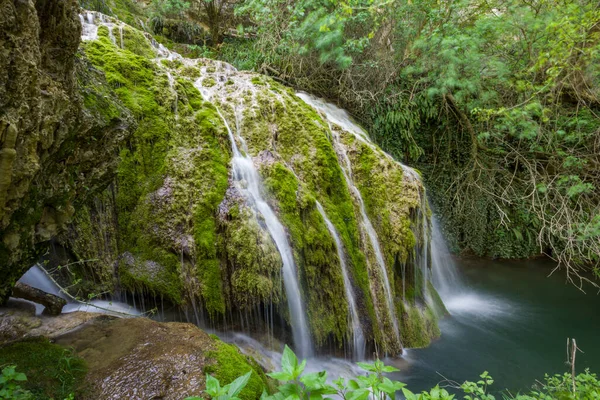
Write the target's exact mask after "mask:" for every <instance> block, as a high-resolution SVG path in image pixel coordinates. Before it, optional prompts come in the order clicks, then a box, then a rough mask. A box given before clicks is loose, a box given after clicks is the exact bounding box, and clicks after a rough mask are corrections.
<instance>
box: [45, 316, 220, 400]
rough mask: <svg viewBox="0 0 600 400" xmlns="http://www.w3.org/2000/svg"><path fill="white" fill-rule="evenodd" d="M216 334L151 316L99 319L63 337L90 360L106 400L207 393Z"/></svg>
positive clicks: (91, 378) (93, 379)
mask: <svg viewBox="0 0 600 400" xmlns="http://www.w3.org/2000/svg"><path fill="white" fill-rule="evenodd" d="M212 342H213V339H212V338H211V337H210V336H208V335H207V334H206V333H204V332H203V331H201V330H200V329H198V328H197V327H196V326H194V325H191V324H184V323H157V322H154V321H151V320H148V319H145V318H135V319H115V318H111V317H103V318H100V319H96V320H94V321H92V322H91V323H89V324H87V325H86V326H84V327H82V328H81V329H78V330H76V331H74V332H71V333H69V334H66V335H64V336H62V337H61V338H59V339H58V340H57V344H60V345H63V346H67V347H73V348H74V349H75V351H76V353H77V354H78V355H79V356H80V357H82V358H83V359H84V360H85V361H86V362H87V364H88V368H89V372H88V376H87V380H88V382H89V383H90V385H91V387H92V392H93V393H94V394H93V396H91V397H90V398H100V399H124V398H127V399H156V398H161V399H181V398H185V397H187V396H192V395H201V394H202V390H203V388H204V381H205V377H204V373H203V367H204V366H205V364H206V363H207V360H208V358H209V357H208V356H207V352H208V351H210V350H212V349H213V346H212Z"/></svg>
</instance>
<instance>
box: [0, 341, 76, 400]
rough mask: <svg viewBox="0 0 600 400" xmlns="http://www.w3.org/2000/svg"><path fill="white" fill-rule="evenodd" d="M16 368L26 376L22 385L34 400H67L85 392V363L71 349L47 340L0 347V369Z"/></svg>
mask: <svg viewBox="0 0 600 400" xmlns="http://www.w3.org/2000/svg"><path fill="white" fill-rule="evenodd" d="M3 365H16V369H17V371H18V372H22V373H24V374H25V375H26V376H27V381H26V382H22V383H21V384H20V385H21V387H23V388H24V389H27V390H30V391H31V392H32V393H33V395H34V397H35V398H37V399H41V398H56V399H64V398H66V397H68V396H69V394H71V393H74V394H76V395H77V396H79V395H81V394H82V391H84V390H85V388H84V387H83V380H84V377H85V374H86V371H87V368H86V365H85V362H84V361H83V360H82V359H80V358H78V357H75V356H74V355H73V352H72V351H71V350H68V349H66V348H64V347H61V346H58V345H55V344H52V343H50V342H49V341H48V339H44V338H40V339H30V340H25V341H21V342H16V343H11V344H9V345H6V346H4V347H0V366H3Z"/></svg>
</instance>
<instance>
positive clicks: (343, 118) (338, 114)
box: [297, 93, 401, 344]
mask: <svg viewBox="0 0 600 400" xmlns="http://www.w3.org/2000/svg"><path fill="white" fill-rule="evenodd" d="M297 96H298V97H299V98H300V99H302V100H303V101H304V102H305V103H307V104H308V105H310V106H311V107H313V108H314V109H316V110H317V111H320V112H322V113H323V114H324V115H325V117H326V118H327V120H328V121H329V122H331V123H334V124H336V125H339V126H341V127H342V128H343V129H344V130H346V131H348V132H351V133H352V134H354V135H355V136H356V137H357V138H359V139H360V140H361V141H363V142H365V143H370V142H369V139H368V137H367V135H366V133H365V132H364V130H363V129H362V128H360V127H359V126H358V125H356V124H355V123H354V122H352V120H351V119H350V116H349V115H348V114H347V113H346V111H344V110H342V109H340V108H338V107H336V106H335V105H333V104H329V103H326V102H324V101H322V100H320V99H317V98H316V97H314V96H311V95H309V94H306V93H297ZM330 131H331V133H332V135H333V139H334V145H335V146H336V148H337V150H338V151H339V152H340V153H341V154H342V155H343V158H344V163H345V164H346V165H345V167H344V166H343V167H342V172H343V175H344V178H345V180H346V183H347V184H348V187H349V188H350V190H351V191H352V194H353V195H354V198H355V199H356V201H357V202H358V205H359V209H360V216H361V220H362V225H363V227H364V229H365V232H366V233H367V236H368V238H369V242H370V243H371V247H372V248H373V252H374V253H375V258H376V260H377V266H378V267H379V270H380V271H381V275H382V277H383V289H384V292H385V298H386V301H387V309H388V313H389V316H390V319H391V321H392V324H393V326H394V334H395V337H396V340H397V342H398V343H399V344H401V341H400V330H399V327H398V318H397V316H396V311H395V310H396V308H395V306H394V299H393V295H392V289H391V285H390V280H389V277H388V272H387V268H386V266H385V261H384V258H383V253H382V252H381V246H380V244H379V239H378V238H377V233H376V232H375V228H374V227H373V224H372V223H371V220H370V219H369V216H368V215H367V210H366V208H365V203H364V200H363V198H362V195H361V194H360V191H359V190H358V188H357V187H356V186H355V185H354V181H353V179H352V166H351V165H350V159H349V158H348V155H347V154H346V151H345V149H344V148H343V146H342V145H341V143H340V140H339V136H338V135H337V134H336V133H334V132H333V130H332V129H330ZM370 145H371V146H373V145H372V144H370Z"/></svg>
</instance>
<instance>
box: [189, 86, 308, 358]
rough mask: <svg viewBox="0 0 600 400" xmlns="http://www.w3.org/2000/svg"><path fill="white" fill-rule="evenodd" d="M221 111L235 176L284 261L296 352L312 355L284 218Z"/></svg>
mask: <svg viewBox="0 0 600 400" xmlns="http://www.w3.org/2000/svg"><path fill="white" fill-rule="evenodd" d="M198 89H200V88H198ZM204 95H205V96H207V95H208V94H207V93H206V92H205V93H204ZM217 112H218V114H219V116H220V117H221V119H222V120H223V123H224V124H225V127H226V128H227V133H228V135H229V140H230V141H231V148H232V150H233V159H232V163H233V177H234V179H235V181H236V183H237V185H238V189H239V190H240V192H242V193H243V194H245V195H246V198H247V199H248V200H249V201H250V202H251V206H253V207H254V208H255V209H256V211H257V212H258V213H259V214H260V215H261V216H262V217H263V219H264V222H265V225H266V226H267V230H268V231H269V234H270V235H271V238H272V239H273V241H274V242H275V246H276V247H277V250H278V251H279V254H280V255H281V260H282V262H283V268H282V270H283V283H284V287H285V291H286V297H287V301H288V308H289V311H290V319H291V321H290V323H291V326H292V334H293V337H294V344H295V347H296V352H297V353H298V355H299V356H300V357H304V358H306V357H310V356H312V353H313V349H312V341H311V337H310V331H309V328H308V323H307V321H306V315H305V311H304V302H303V301H302V293H301V292H300V285H299V283H298V276H297V272H296V264H295V262H294V255H293V252H292V247H291V246H290V243H289V241H288V238H287V233H286V231H285V228H284V227H283V225H282V224H281V222H279V219H278V218H277V215H276V214H275V212H274V211H273V210H272V209H271V207H270V206H269V204H267V202H266V201H265V200H264V199H263V197H262V193H261V180H260V176H259V175H258V171H257V170H256V167H255V166H254V162H253V161H252V158H250V156H248V155H247V154H242V153H241V152H240V151H239V149H238V146H237V143H236V141H235V137H234V134H233V131H232V130H231V128H230V127H229V124H228V123H227V120H226V119H225V117H223V115H222V114H221V111H220V110H219V109H218V108H217Z"/></svg>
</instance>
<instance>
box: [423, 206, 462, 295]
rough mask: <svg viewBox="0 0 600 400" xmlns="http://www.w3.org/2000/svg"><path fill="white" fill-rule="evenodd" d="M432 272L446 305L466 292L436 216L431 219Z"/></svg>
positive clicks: (434, 284)
mask: <svg viewBox="0 0 600 400" xmlns="http://www.w3.org/2000/svg"><path fill="white" fill-rule="evenodd" d="M431 270H432V275H433V276H432V278H433V279H432V283H433V286H434V287H435V289H436V290H437V292H438V293H439V295H440V297H441V298H442V300H443V301H444V303H446V302H448V301H449V300H450V299H451V298H453V297H456V296H458V295H460V294H462V293H463V292H464V284H463V282H462V279H461V278H460V274H459V272H458V269H457V268H456V264H455V263H454V260H453V259H452V255H451V254H450V251H449V250H448V247H447V246H446V242H445V240H444V236H443V235H442V231H441V229H440V226H439V223H438V221H437V219H436V218H435V216H432V217H431Z"/></svg>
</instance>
